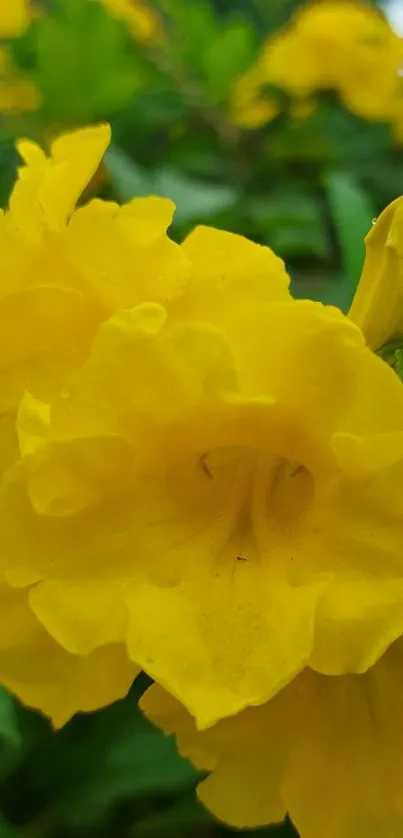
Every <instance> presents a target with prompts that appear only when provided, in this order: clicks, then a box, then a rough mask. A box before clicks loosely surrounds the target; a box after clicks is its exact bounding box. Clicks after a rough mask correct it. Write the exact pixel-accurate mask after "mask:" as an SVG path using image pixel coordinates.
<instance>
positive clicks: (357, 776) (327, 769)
mask: <svg viewBox="0 0 403 838" xmlns="http://www.w3.org/2000/svg"><path fill="white" fill-rule="evenodd" d="M402 687H403V683H402V651H401V641H399V643H398V644H397V645H396V646H395V647H393V648H392V649H391V650H390V652H388V653H387V654H386V655H385V656H384V657H383V658H382V659H381V661H380V662H379V663H378V664H377V665H376V666H375V667H374V668H373V669H372V670H370V672H369V673H367V674H366V675H364V676H362V677H359V676H352V677H348V676H345V677H342V678H322V679H321V680H320V681H319V680H318V682H317V685H316V695H315V694H314V695H313V696H312V710H311V712H310V713H307V714H306V718H305V721H304V724H303V726H302V727H301V735H300V738H299V741H298V740H297V742H296V743H295V745H294V747H293V749H292V752H291V758H290V762H289V764H288V767H287V771H286V773H285V778H284V783H283V794H284V799H285V801H286V804H287V807H288V809H289V812H290V815H291V818H292V820H293V821H294V823H295V825H296V827H297V829H298V832H299V834H300V835H301V836H302V838H323V836H324V835H328V834H329V835H330V834H331V836H332V838H379V836H380V835H382V836H385V838H398V836H399V835H401V834H402V830H403V794H402V788H401V775H402V769H403V763H402V753H403V738H402V729H403V725H402V702H401V695H402ZM330 830H331V831H330Z"/></svg>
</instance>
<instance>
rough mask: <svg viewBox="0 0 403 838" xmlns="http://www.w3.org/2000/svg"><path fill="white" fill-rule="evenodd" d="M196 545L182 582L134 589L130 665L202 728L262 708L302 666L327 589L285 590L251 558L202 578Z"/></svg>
mask: <svg viewBox="0 0 403 838" xmlns="http://www.w3.org/2000/svg"><path fill="white" fill-rule="evenodd" d="M195 548H196V544H195V542H194V541H193V542H189V556H188V563H189V570H188V573H187V574H186V576H185V574H183V580H182V581H181V583H180V584H179V585H176V586H173V587H165V588H162V587H157V586H156V585H151V584H148V585H147V584H141V583H139V584H136V585H133V588H132V590H131V591H130V590H129V593H128V599H127V601H128V605H129V609H130V629H129V635H128V645H129V653H130V655H131V657H132V658H133V660H136V662H137V663H139V665H141V666H142V667H143V669H145V670H146V671H147V672H148V673H149V674H150V675H151V676H152V677H153V678H154V679H155V680H158V682H159V683H161V684H163V685H164V686H165V687H166V688H167V689H168V690H169V691H170V692H172V693H173V695H176V696H178V697H179V698H180V699H181V700H182V701H183V702H184V703H185V704H186V706H187V708H188V709H189V711H190V712H191V713H192V714H193V715H194V716H195V717H196V719H197V724H198V726H199V727H200V728H204V727H208V726H209V725H212V724H214V723H215V722H216V721H217V720H218V719H220V718H223V717H224V716H228V715H232V714H234V713H237V712H239V710H241V709H242V708H244V707H247V706H249V705H251V704H252V705H253V704H261V703H263V702H264V701H265V700H267V699H268V698H270V697H271V696H272V695H274V694H275V693H276V692H277V691H278V690H279V689H281V687H283V686H284V684H286V683H287V682H288V681H290V680H291V679H292V678H293V677H294V676H295V675H296V674H297V673H298V672H299V671H300V670H301V669H302V668H303V666H304V662H305V661H306V659H307V656H308V655H309V650H310V648H311V644H312V633H313V625H314V613H315V606H316V602H317V599H318V597H319V595H320V593H321V590H322V587H321V585H320V583H316V585H315V584H312V585H311V586H301V587H291V586H287V585H286V584H285V583H284V582H282V580H281V579H280V578H276V577H275V576H274V574H273V575H271V574H270V573H265V572H264V569H263V568H259V567H258V566H256V565H255V564H254V562H253V561H251V562H248V561H238V562H236V563H235V566H234V567H233V569H231V566H230V565H229V564H228V567H225V566H224V567H223V568H222V569H218V566H216V568H215V569H214V567H211V570H210V572H205V573H203V572H202V571H201V570H200V568H199V569H197V568H196V567H193V568H192V566H191V562H192V560H193V562H194V559H195V558H196V560H197V564H198V565H200V564H201V562H202V560H203V554H201V555H200V556H198V555H197V554H196V556H195ZM203 552H204V554H205V559H204V560H205V561H206V560H207V556H208V552H207V551H206V550H204V551H203ZM195 564H196V563H195ZM186 577H187V578H186ZM146 623H147V631H144V626H145V624H146ZM279 626H281V631H279Z"/></svg>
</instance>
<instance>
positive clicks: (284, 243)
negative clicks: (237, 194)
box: [249, 186, 329, 259]
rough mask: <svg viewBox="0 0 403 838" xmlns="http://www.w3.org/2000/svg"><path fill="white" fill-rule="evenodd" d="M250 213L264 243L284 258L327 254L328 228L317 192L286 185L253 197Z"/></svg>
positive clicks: (323, 255)
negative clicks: (312, 192)
mask: <svg viewBox="0 0 403 838" xmlns="http://www.w3.org/2000/svg"><path fill="white" fill-rule="evenodd" d="M249 215H250V217H251V218H252V220H253V221H254V222H255V223H256V224H258V225H259V228H260V230H261V236H262V240H263V241H264V243H265V244H268V245H269V246H270V247H272V248H273V250H275V251H276V253H278V254H279V255H280V256H282V257H283V258H292V257H295V256H297V257H301V256H311V257H312V256H313V257H315V258H318V259H324V258H326V256H327V255H328V251H329V241H328V237H327V230H326V227H325V225H324V222H323V210H322V206H321V203H320V201H319V200H318V198H317V197H316V195H311V194H309V192H305V191H304V190H302V189H300V188H295V187H293V188H290V187H286V186H284V187H283V188H282V189H281V190H276V191H272V192H271V193H269V194H268V196H267V197H264V198H263V197H262V196H259V197H255V198H254V199H253V200H250V202H249Z"/></svg>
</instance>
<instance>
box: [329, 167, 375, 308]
mask: <svg viewBox="0 0 403 838" xmlns="http://www.w3.org/2000/svg"><path fill="white" fill-rule="evenodd" d="M324 183H325V188H326V192H327V196H328V200H329V204H330V211H331V214H332V218H333V222H334V226H335V228H336V236H337V239H338V243H339V246H340V251H341V257H342V266H343V269H344V273H345V275H346V277H347V279H348V281H349V283H350V285H351V289H352V293H353V292H354V290H355V287H356V285H357V282H358V280H359V278H360V274H361V270H362V266H363V262H364V254H365V246H364V238H365V236H366V235H367V233H368V232H369V230H370V229H371V224H372V220H373V218H374V215H375V212H374V208H373V206H372V203H371V200H370V198H369V196H368V195H367V194H366V192H364V191H363V189H361V187H360V185H359V183H358V182H357V181H356V180H355V178H354V176H353V175H352V174H351V173H349V172H328V173H327V174H326V175H325V178H324Z"/></svg>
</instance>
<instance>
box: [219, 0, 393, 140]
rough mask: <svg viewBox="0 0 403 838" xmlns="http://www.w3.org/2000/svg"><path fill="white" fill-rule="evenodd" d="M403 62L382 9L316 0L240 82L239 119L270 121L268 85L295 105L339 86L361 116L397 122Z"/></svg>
mask: <svg viewBox="0 0 403 838" xmlns="http://www.w3.org/2000/svg"><path fill="white" fill-rule="evenodd" d="M402 67H403V39H402V38H400V37H398V35H396V34H395V33H394V32H393V31H392V29H391V28H390V26H389V24H388V22H387V20H386V19H385V17H384V16H383V15H382V14H381V13H380V12H379V11H377V10H376V9H374V8H373V7H371V6H369V5H366V4H365V3H360V2H354V0H312V2H310V3H308V4H307V5H305V6H303V7H302V8H301V9H299V10H298V11H297V12H296V14H295V16H294V17H293V18H292V19H291V21H290V23H289V24H288V25H287V26H286V27H285V28H284V29H283V30H282V31H280V32H279V33H277V34H276V35H275V36H274V37H271V38H269V39H268V40H267V41H266V43H265V45H264V47H263V51H262V53H261V55H260V57H259V59H258V61H257V63H256V64H255V65H254V66H253V67H252V68H251V69H250V70H249V71H248V72H247V73H246V74H245V75H244V76H243V77H241V78H240V79H239V80H238V81H237V83H236V85H235V89H234V95H233V114H234V119H235V120H236V121H237V122H238V123H239V124H241V125H244V126H247V127H257V126H259V125H263V124H264V123H265V122H267V121H269V119H271V118H272V117H273V116H274V115H275V113H276V108H275V105H274V101H273V99H272V98H270V96H269V97H267V96H265V94H264V88H265V87H267V86H273V87H275V88H280V89H282V90H284V91H285V92H286V93H287V94H289V96H290V97H291V99H292V100H293V101H294V102H296V103H303V102H306V101H307V100H309V99H310V98H311V97H312V94H314V93H315V92H316V91H319V90H334V91H336V92H337V94H338V96H339V98H340V100H341V102H342V103H343V105H344V106H345V107H346V108H347V109H348V110H350V111H351V112H352V113H354V114H356V115H357V116H361V117H363V118H365V119H370V120H380V121H385V122H392V123H394V122H395V121H397V120H398V119H399V113H400V112H401V110H402V109H403V90H402V80H401V78H400V76H399V70H400V69H401V68H402Z"/></svg>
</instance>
